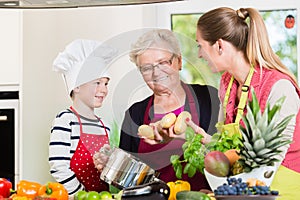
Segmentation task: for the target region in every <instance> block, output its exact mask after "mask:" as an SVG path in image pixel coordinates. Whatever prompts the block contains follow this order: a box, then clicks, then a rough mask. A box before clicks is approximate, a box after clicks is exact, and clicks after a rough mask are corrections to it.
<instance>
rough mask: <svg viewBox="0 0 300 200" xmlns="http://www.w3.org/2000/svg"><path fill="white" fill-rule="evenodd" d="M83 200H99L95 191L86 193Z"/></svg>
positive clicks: (98, 195)
mask: <svg viewBox="0 0 300 200" xmlns="http://www.w3.org/2000/svg"><path fill="white" fill-rule="evenodd" d="M85 200H101V198H100V194H99V193H98V192H96V191H91V192H88V193H87V194H86V196H85Z"/></svg>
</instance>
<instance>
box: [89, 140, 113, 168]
mask: <svg viewBox="0 0 300 200" xmlns="http://www.w3.org/2000/svg"><path fill="white" fill-rule="evenodd" d="M101 149H104V151H107V152H108V151H110V146H109V145H108V144H105V145H104V146H103V147H102V148H101ZM108 158H109V157H108V156H107V155H106V154H105V153H102V152H100V151H99V152H96V153H95V154H94V156H93V161H94V165H95V168H96V169H98V171H99V172H102V170H103V168H104V167H105V165H106V163H107V161H108Z"/></svg>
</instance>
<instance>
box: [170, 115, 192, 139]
mask: <svg viewBox="0 0 300 200" xmlns="http://www.w3.org/2000/svg"><path fill="white" fill-rule="evenodd" d="M186 118H189V119H192V116H191V114H190V113H189V112H188V111H182V112H181V113H180V114H179V115H178V117H177V119H176V121H175V125H174V132H175V134H177V135H180V134H182V133H185V131H186V128H187V125H186V122H185V120H186Z"/></svg>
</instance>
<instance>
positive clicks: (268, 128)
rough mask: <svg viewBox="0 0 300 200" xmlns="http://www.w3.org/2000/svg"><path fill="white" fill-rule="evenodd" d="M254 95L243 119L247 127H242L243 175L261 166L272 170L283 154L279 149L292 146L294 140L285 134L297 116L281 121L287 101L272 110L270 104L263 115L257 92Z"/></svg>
mask: <svg viewBox="0 0 300 200" xmlns="http://www.w3.org/2000/svg"><path fill="white" fill-rule="evenodd" d="M251 93H252V101H249V102H248V105H247V114H246V116H244V117H243V118H242V119H243V122H244V124H245V127H243V126H240V129H241V133H242V139H241V141H242V142H243V144H244V145H243V146H242V147H241V149H240V157H241V158H240V160H239V163H240V164H241V165H242V167H243V168H244V172H250V171H251V170H252V169H254V168H258V167H260V166H262V165H266V166H273V165H274V163H275V162H278V161H279V160H278V159H277V158H276V156H277V155H278V154H280V153H281V152H282V151H281V150H280V149H279V148H280V147H282V146H284V145H287V144H290V143H291V138H286V137H285V136H284V135H283V134H282V132H283V131H284V130H285V128H286V126H287V125H288V123H289V121H290V120H291V118H292V117H293V116H294V115H289V116H287V117H285V118H284V119H282V120H281V121H278V116H279V111H280V109H281V106H282V103H283V102H284V100H285V97H282V98H280V99H278V100H277V101H276V103H275V105H274V106H273V107H272V108H270V104H269V103H267V105H266V108H265V111H264V112H263V114H262V112H261V110H260V106H259V102H258V100H257V97H256V95H255V92H254V90H251Z"/></svg>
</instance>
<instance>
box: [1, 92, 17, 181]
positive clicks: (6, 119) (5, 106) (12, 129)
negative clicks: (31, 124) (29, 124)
mask: <svg viewBox="0 0 300 200" xmlns="http://www.w3.org/2000/svg"><path fill="white" fill-rule="evenodd" d="M0 137H1V138H0V159H1V160H0V163H1V164H0V177H1V178H6V179H8V180H10V181H11V182H12V184H13V186H15V183H16V182H17V181H18V179H19V156H18V155H19V153H18V152H19V139H20V138H19V92H18V91H0Z"/></svg>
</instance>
